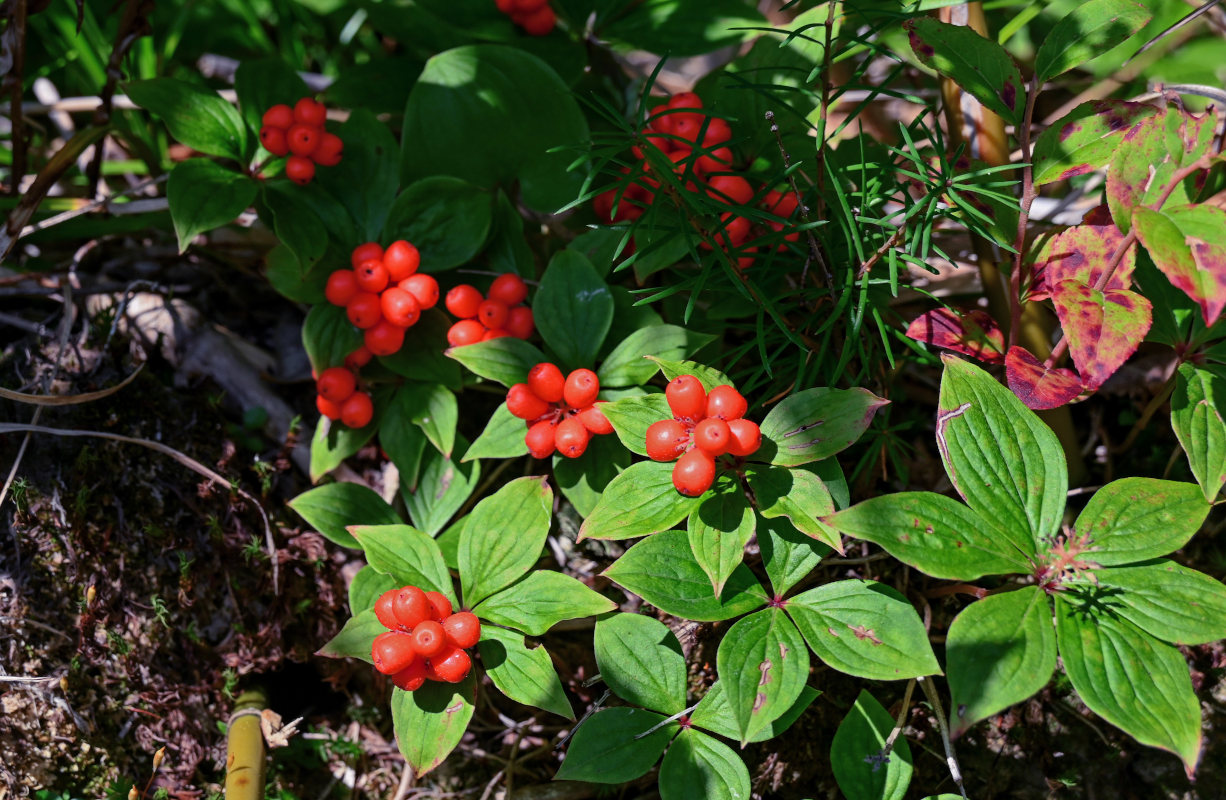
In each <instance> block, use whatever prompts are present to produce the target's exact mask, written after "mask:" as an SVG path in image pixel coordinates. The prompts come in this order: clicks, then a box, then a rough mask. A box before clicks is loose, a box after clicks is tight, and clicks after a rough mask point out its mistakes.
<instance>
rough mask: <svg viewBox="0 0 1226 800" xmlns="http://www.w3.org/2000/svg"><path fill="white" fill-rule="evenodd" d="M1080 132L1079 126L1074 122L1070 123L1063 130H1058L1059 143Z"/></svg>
mask: <svg viewBox="0 0 1226 800" xmlns="http://www.w3.org/2000/svg"><path fill="white" fill-rule="evenodd" d="M1080 131H1081V126H1080V125H1078V124H1077V123H1076V122H1070V123H1069V124H1067V125H1065V126H1064V127H1063V128H1061V129H1060V141H1062V142H1063V141H1064V140H1065V139H1067V138H1068V137H1070V136H1072V135H1073V134H1074V133H1079V132H1080Z"/></svg>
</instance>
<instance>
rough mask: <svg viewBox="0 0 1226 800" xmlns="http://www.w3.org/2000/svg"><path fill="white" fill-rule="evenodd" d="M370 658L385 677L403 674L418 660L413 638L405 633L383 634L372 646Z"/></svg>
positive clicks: (377, 637) (389, 632)
mask: <svg viewBox="0 0 1226 800" xmlns="http://www.w3.org/2000/svg"><path fill="white" fill-rule="evenodd" d="M370 658H371V660H372V661H374V662H375V669H377V670H379V671H380V672H382V673H383V674H384V675H395V674H396V673H397V672H402V671H404V670H405V669H407V668H408V666H409V665H410V664H412V663H413V662H414V661H416V660H417V650H416V648H415V647H414V645H413V637H412V636H411V635H410V634H407V633H405V632H404V631H388V632H387V633H381V634H379V635H378V636H376V637H375V641H374V642H373V643H372V644H371V646H370Z"/></svg>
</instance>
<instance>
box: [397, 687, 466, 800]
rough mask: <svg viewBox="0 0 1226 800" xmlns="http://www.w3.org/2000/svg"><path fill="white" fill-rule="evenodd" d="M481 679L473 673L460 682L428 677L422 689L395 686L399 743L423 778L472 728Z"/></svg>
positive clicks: (405, 756) (411, 764) (416, 771)
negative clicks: (470, 726) (431, 679)
mask: <svg viewBox="0 0 1226 800" xmlns="http://www.w3.org/2000/svg"><path fill="white" fill-rule="evenodd" d="M476 691H477V680H476V677H475V676H474V675H472V674H471V673H470V674H469V676H468V677H467V678H465V679H464V680H462V681H460V682H459V683H457V684H450V683H442V682H440V681H426V682H425V684H424V685H423V686H422V687H421V688H420V689H418V690H416V691H413V692H406V691H405V690H403V689H399V688H397V689H393V690H392V727H393V728H394V729H395V731H396V744H397V745H399V747H400V752H401V754H402V755H403V756H404V758H405V760H406V761H408V762H409V766H410V767H412V768H413V774H414V775H415V776H416V777H417V778H420V777H421V776H423V775H425V774H426V773H427V772H429V771H430V770H432V769H434V768H435V767H437V766H438V765H439V764H442V763H443V761H444V759H446V758H447V756H448V754H449V753H451V751H452V750H454V749H455V746H456V745H457V744H459V743H460V739H461V738H462V737H463V736H464V731H465V730H467V729H468V723H469V721H470V720H471V719H472V718H473V711H474V710H475V708H476V706H475V705H474V703H475V700H476Z"/></svg>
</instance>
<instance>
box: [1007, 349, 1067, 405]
mask: <svg viewBox="0 0 1226 800" xmlns="http://www.w3.org/2000/svg"><path fill="white" fill-rule="evenodd" d="M1005 378H1006V379H1007V380H1008V382H1009V389H1010V390H1011V391H1012V392H1013V393H1014V394H1015V395H1017V397H1018V399H1019V400H1021V401H1022V403H1023V404H1025V406H1026V407H1027V408H1030V409H1033V410H1035V411H1042V410H1043V409H1046V408H1059V407H1060V406H1062V405H1064V404H1065V403H1067V402H1069V401H1070V400H1072V399H1073V398H1075V397H1077V395H1079V394H1081V379H1080V378H1078V377H1077V373H1075V372H1073V371H1072V370H1071V369H1051V368H1049V367H1046V366H1044V365H1043V362H1042V361H1039V360H1038V359H1037V358H1035V357H1034V356H1033V355H1031V354H1030V351H1029V350H1027V349H1026V348H1024V347H1010V348H1009V353H1008V355H1006V356H1005Z"/></svg>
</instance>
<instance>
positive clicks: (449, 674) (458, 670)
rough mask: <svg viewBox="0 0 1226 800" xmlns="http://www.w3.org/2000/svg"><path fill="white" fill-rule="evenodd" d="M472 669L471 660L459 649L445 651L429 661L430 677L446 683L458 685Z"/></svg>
mask: <svg viewBox="0 0 1226 800" xmlns="http://www.w3.org/2000/svg"><path fill="white" fill-rule="evenodd" d="M472 667H473V660H472V659H471V658H469V656H468V653H465V652H464V651H463V650H461V649H459V648H453V649H451V650H446V651H444V652H442V653H439V654H438V655H437V656H435V657H434V658H432V659H430V672H431V674H432V676H433V677H435V678H438V679H439V680H440V681H444V682H446V683H459V682H460V681H462V680H464V678H465V677H467V676H468V671H469V670H470V669H472Z"/></svg>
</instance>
